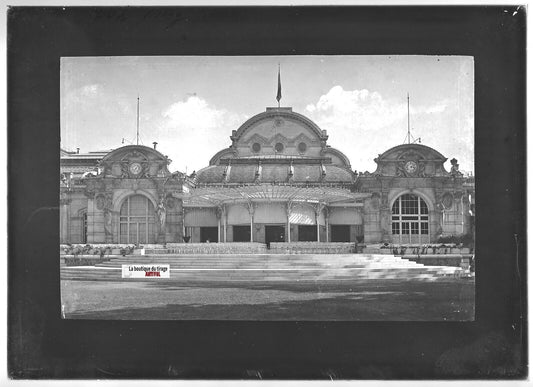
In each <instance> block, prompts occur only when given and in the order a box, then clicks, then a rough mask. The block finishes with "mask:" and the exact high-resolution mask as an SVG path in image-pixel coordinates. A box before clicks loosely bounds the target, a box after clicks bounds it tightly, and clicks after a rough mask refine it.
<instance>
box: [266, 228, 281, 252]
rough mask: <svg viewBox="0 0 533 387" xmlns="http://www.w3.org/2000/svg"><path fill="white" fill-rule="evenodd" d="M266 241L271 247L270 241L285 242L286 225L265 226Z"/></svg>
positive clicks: (268, 246)
mask: <svg viewBox="0 0 533 387" xmlns="http://www.w3.org/2000/svg"><path fill="white" fill-rule="evenodd" d="M265 242H266V245H267V248H270V242H285V226H265Z"/></svg>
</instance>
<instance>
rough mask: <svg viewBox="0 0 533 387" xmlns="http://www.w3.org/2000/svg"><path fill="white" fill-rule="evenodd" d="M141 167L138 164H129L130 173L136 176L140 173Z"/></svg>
mask: <svg viewBox="0 0 533 387" xmlns="http://www.w3.org/2000/svg"><path fill="white" fill-rule="evenodd" d="M141 170H142V167H141V164H139V163H131V164H130V172H131V173H132V174H134V175H138V174H139V173H141Z"/></svg>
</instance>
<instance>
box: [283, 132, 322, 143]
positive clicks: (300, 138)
mask: <svg viewBox="0 0 533 387" xmlns="http://www.w3.org/2000/svg"><path fill="white" fill-rule="evenodd" d="M301 142H305V143H306V144H313V143H318V142H319V141H318V140H316V139H315V140H313V139H312V138H310V137H308V136H306V135H305V134H304V133H300V134H299V135H298V136H296V137H294V138H293V139H291V140H290V141H289V143H290V144H296V145H298V144H299V143H301Z"/></svg>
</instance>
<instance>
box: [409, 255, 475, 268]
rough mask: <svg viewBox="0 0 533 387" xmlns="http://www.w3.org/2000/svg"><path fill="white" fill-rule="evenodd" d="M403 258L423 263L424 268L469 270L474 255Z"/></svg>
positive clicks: (413, 256) (412, 256)
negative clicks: (446, 267) (441, 267)
mask: <svg viewBox="0 0 533 387" xmlns="http://www.w3.org/2000/svg"><path fill="white" fill-rule="evenodd" d="M402 258H404V259H408V260H410V261H413V262H416V263H421V264H423V265H424V266H455V267H461V268H463V269H469V268H470V266H471V265H472V255H471V254H468V255H462V254H448V255H439V254H426V255H412V254H406V255H403V256H402Z"/></svg>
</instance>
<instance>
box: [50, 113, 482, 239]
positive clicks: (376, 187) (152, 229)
mask: <svg viewBox="0 0 533 387" xmlns="http://www.w3.org/2000/svg"><path fill="white" fill-rule="evenodd" d="M230 139H231V145H230V146H229V147H228V148H225V149H222V150H220V151H219V152H218V153H216V154H215V155H214V156H213V157H212V158H211V160H210V161H209V165H208V166H207V167H205V168H203V169H201V170H199V171H198V172H196V173H193V174H191V175H186V174H184V173H182V172H178V171H176V172H171V171H170V170H169V169H168V167H169V163H170V161H169V159H168V158H167V157H165V156H164V155H163V154H161V153H160V152H159V151H157V149H155V144H154V148H150V147H146V146H140V145H128V146H123V147H121V148H118V149H114V150H111V151H105V152H92V153H86V154H80V153H79V152H66V151H63V150H62V151H61V183H60V235H61V243H73V244H74V243H103V244H137V245H145V244H166V243H201V242H210V243H216V242H226V243H229V242H259V243H265V244H267V245H270V243H272V242H283V243H295V242H308V241H309V242H359V243H366V244H372V243H382V242H389V243H394V244H410V245H419V244H427V243H432V242H436V241H437V240H438V239H439V237H443V236H444V237H445V236H452V235H463V234H473V225H474V202H475V188H474V178H473V177H472V176H470V177H465V176H464V175H463V174H462V173H461V172H459V165H458V164H457V160H455V159H452V160H451V163H452V167H451V170H449V171H447V170H446V169H445V167H444V162H445V161H446V160H447V158H446V157H445V156H443V155H442V154H441V153H439V152H438V151H437V150H435V149H432V148H429V147H427V146H424V145H421V144H403V145H398V146H395V147H393V148H391V149H388V150H385V149H384V150H377V151H383V153H381V154H379V155H378V156H377V157H376V158H375V159H374V161H375V162H376V170H375V171H374V172H372V173H370V172H365V173H357V172H354V171H353V169H352V166H351V165H350V161H349V160H348V158H347V157H346V156H345V155H344V154H343V153H342V152H340V151H339V150H337V149H335V148H332V147H331V146H329V145H328V143H327V141H328V134H327V132H326V130H323V129H321V128H319V127H318V126H317V125H316V124H315V123H314V122H312V121H311V120H309V119H308V118H307V117H305V116H303V115H301V114H298V113H296V112H293V111H292V109H291V108H284V107H281V108H279V107H278V108H267V109H266V111H264V112H262V113H260V114H257V115H255V116H254V117H252V118H250V119H249V120H247V121H246V122H244V123H243V124H242V125H241V126H240V127H239V128H238V129H237V130H234V131H233V132H232V133H231V136H230Z"/></svg>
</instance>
